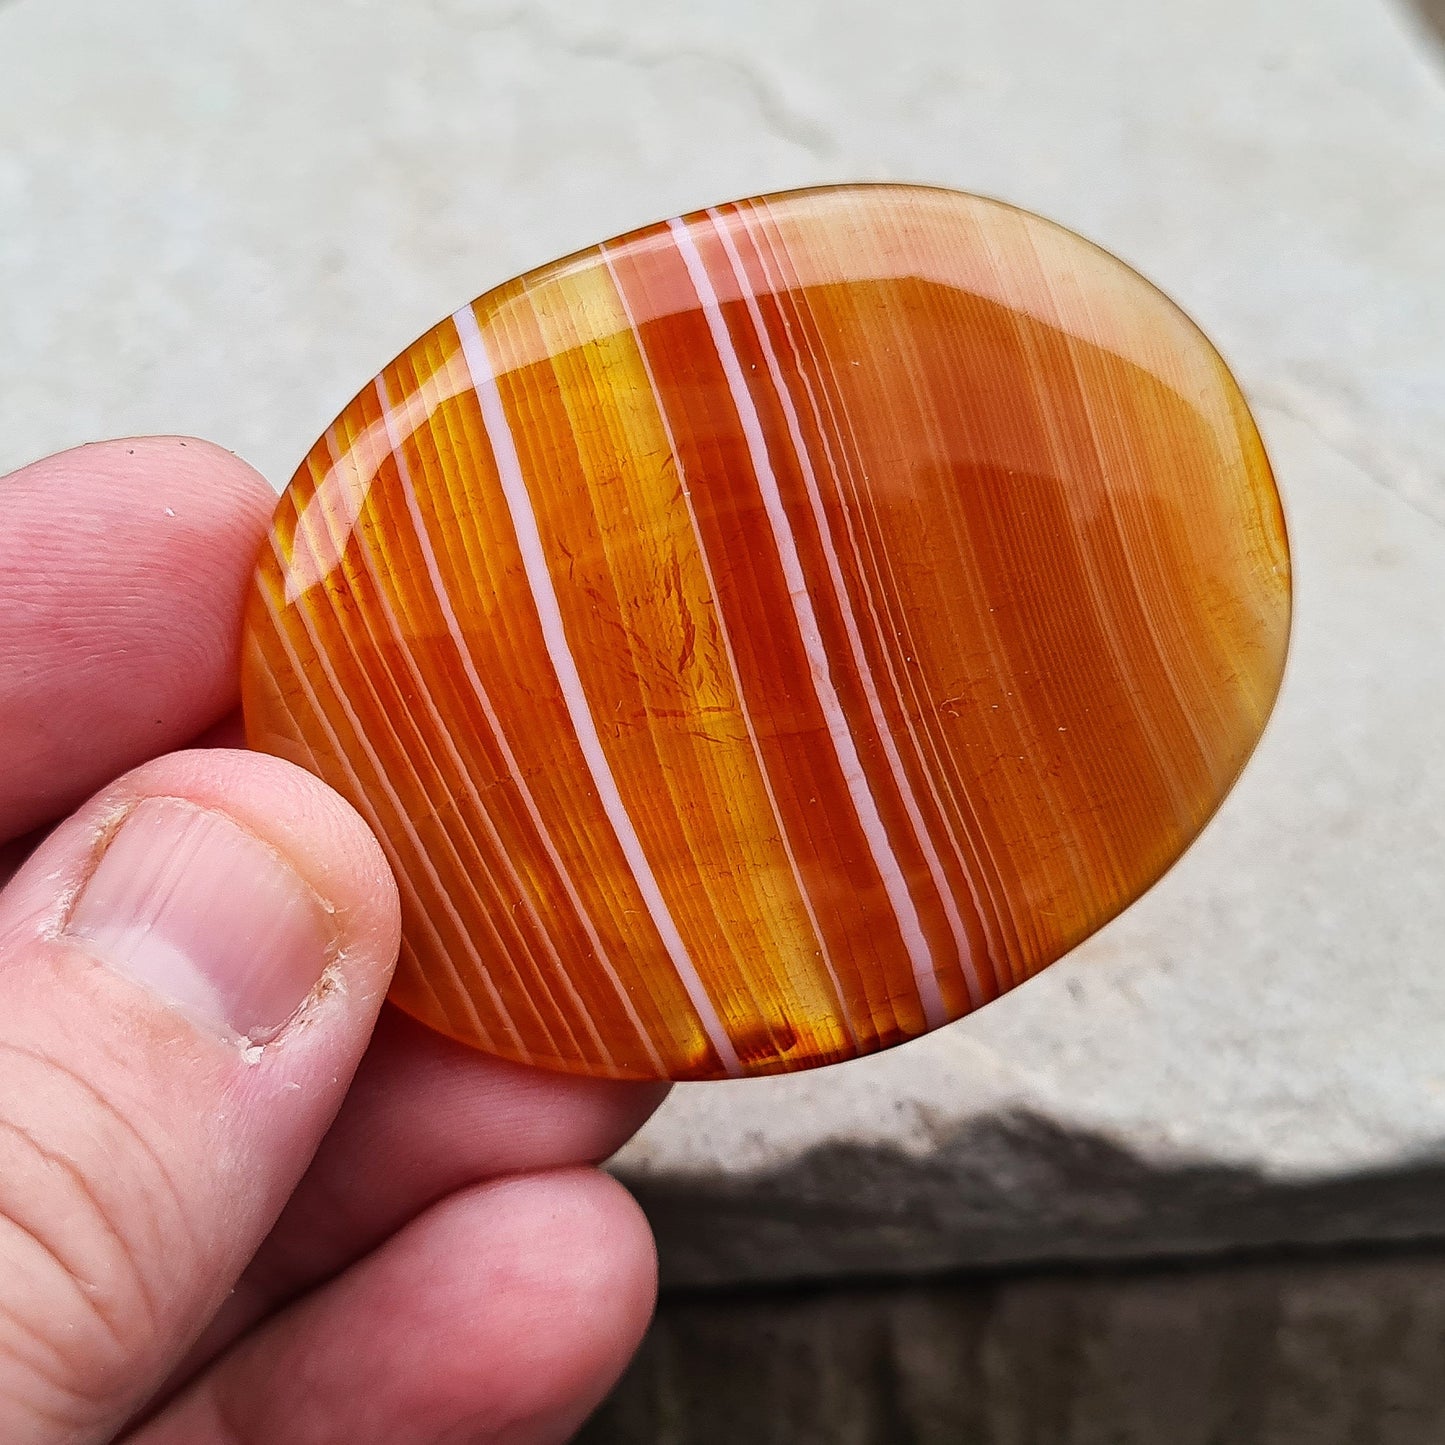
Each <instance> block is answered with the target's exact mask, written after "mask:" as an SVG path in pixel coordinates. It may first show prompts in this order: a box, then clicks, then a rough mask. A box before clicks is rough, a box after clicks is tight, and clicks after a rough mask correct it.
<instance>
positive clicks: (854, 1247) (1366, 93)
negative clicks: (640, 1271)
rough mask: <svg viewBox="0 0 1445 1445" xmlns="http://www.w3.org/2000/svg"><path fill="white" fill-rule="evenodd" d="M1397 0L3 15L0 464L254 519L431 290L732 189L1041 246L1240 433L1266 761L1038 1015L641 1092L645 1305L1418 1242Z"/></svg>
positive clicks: (1439, 256)
mask: <svg viewBox="0 0 1445 1445" xmlns="http://www.w3.org/2000/svg"><path fill="white" fill-rule="evenodd" d="M1438 5H1439V0H1422V8H1421V9H1419V10H1409V9H1405V8H1402V7H1401V6H1399V5H1397V4H1394V3H1392V0H1171V3H1169V4H1167V5H1161V4H1158V3H1157V0H1107V3H1100V4H1097V5H1092V6H1083V5H1078V4H1076V3H1074V0H1031V3H1020V0H972V3H969V4H966V5H965V4H960V3H959V0H889V3H888V4H880V3H876V0H698V3H690V4H683V3H677V0H596V3H591V4H588V5H580V4H569V3H567V0H527V3H510V4H509V3H491V0H416V3H408V4H405V5H397V4H384V3H380V0H317V3H312V4H308V5H304V6H303V5H296V4H294V3H291V0H229V3H223V0H129V3H127V4H125V5H111V4H102V3H100V0H0V471H4V470H7V469H8V468H9V467H10V466H12V465H18V464H20V463H21V462H24V461H25V460H28V459H29V458H31V457H34V456H36V455H38V454H41V453H43V452H45V451H48V450H52V449H56V448H59V447H63V446H67V445H71V444H73V443H76V442H80V441H84V440H88V439H92V438H95V437H99V436H104V435H109V434H116V433H126V432H141V431H180V432H191V433H197V434H201V435H205V436H209V437H211V438H213V439H215V440H217V441H219V442H222V443H223V444H225V445H227V446H230V447H233V448H235V449H236V450H237V451H239V452H241V453H242V454H243V455H245V456H247V457H248V458H249V459H250V460H251V461H253V462H254V463H256V464H257V465H258V466H260V467H261V468H262V469H263V470H265V471H266V472H267V473H268V474H269V475H270V476H271V477H272V478H273V479H274V480H275V481H276V483H277V484H278V485H280V484H283V483H284V481H285V480H286V478H287V476H288V474H289V471H290V469H291V468H292V467H293V466H294V465H295V463H296V462H297V460H298V459H299V458H300V457H301V455H302V454H303V452H304V450H305V449H306V447H307V446H308V445H309V444H310V442H311V441H312V440H313V438H314V437H315V435H316V434H317V433H318V431H319V430H320V429H321V427H322V426H324V425H325V423H326V422H327V421H329V419H330V418H331V417H332V415H334V413H335V412H336V411H337V410H338V409H339V407H340V406H341V404H342V403H343V402H344V401H345V400H346V398H347V397H348V396H349V395H350V394H351V393H352V392H353V391H354V390H355V389H356V388H357V387H358V386H359V385H360V384H361V383H362V382H364V381H365V379H366V378H368V377H369V376H371V375H372V374H373V373H374V372H375V371H376V370H377V369H378V367H379V366H380V365H381V364H382V363H383V362H385V361H386V360H387V359H389V358H390V357H391V356H392V355H393V354H395V353H396V352H397V351H398V350H399V349H400V348H401V347H402V346H403V345H404V344H405V343H406V342H408V341H409V340H410V339H411V338H412V337H413V336H414V335H416V334H417V333H419V332H420V331H422V330H424V329H425V328H426V327H427V326H429V325H430V324H431V323H432V322H433V321H435V320H436V318H437V317H438V316H441V315H443V314H444V313H446V312H447V311H449V310H451V309H452V308H454V307H455V306H456V305H457V304H458V302H459V301H460V300H461V299H462V298H464V297H467V296H470V295H473V294H476V293H478V292H480V291H482V290H484V289H486V288H487V287H489V286H491V285H493V284H495V283H497V282H499V281H501V280H503V279H505V278H507V277H508V276H510V275H512V274H514V273H516V272H517V271H520V270H522V269H525V268H527V267H530V266H532V265H535V264H537V263H539V262H541V261H544V260H546V259H549V258H550V257H552V256H555V255H558V254H561V253H564V252H566V251H568V250H571V249H573V248H576V247H578V246H582V245H586V244H589V243H592V242H594V241H597V240H599V239H602V238H603V237H606V236H608V235H611V234H614V233H616V232H618V231H621V230H624V229H627V228H629V227H631V226H633V225H636V224H639V223H641V222H643V221H647V220H651V219H655V218H658V217H660V216H663V215H667V214H670V213H674V212H677V211H680V210H684V209H687V208H690V207H694V206H698V205H705V204H708V203H711V202H713V201H716V200H719V199H722V198H726V197H732V196H739V195H746V194H749V193H754V192H757V191H760V190H766V189H773V188H779V187H785V186H792V185H803V184H812V183H817V182H826V181H833V180H843V179H854V178H897V179H912V180H921V181H930V182H937V183H941V184H946V185H953V186H959V187H963V188H966V189H973V190H979V191H983V192H988V193H991V194H994V195H998V196H1001V197H1004V198H1005V199H1008V200H1010V201H1014V202H1016V203H1019V204H1021V205H1024V206H1027V207H1030V208H1032V209H1035V210H1038V211H1042V212H1044V213H1046V214H1048V215H1050V216H1053V217H1055V218H1056V219H1058V220H1061V221H1063V222H1064V223H1066V224H1068V225H1070V226H1072V227H1074V228H1075V229H1077V230H1080V231H1082V232H1083V233H1084V234H1086V235H1088V236H1089V237H1091V238H1092V239H1094V240H1096V241H1099V242H1101V243H1102V244H1103V245H1105V246H1107V247H1109V248H1110V249H1112V250H1114V251H1116V252H1117V253H1118V254H1120V255H1121V256H1123V257H1124V258H1125V259H1127V260H1129V261H1130V262H1132V263H1133V264H1134V265H1136V266H1137V267H1139V268H1140V269H1141V270H1142V271H1144V272H1145V274H1147V275H1148V276H1150V277H1151V278H1152V279H1153V280H1155V281H1156V282H1158V283H1159V284H1161V285H1162V286H1163V287H1164V289H1165V290H1167V291H1169V292H1170V293H1171V294H1172V295H1174V296H1175V297H1176V298H1177V299H1178V300H1179V301H1180V302H1181V303H1182V304H1183V305H1184V306H1185V307H1186V308H1187V309H1188V310H1189V311H1190V312H1191V313H1192V314H1193V315H1194V316H1195V318H1196V319H1197V320H1198V321H1199V322H1200V323H1201V324H1202V325H1203V326H1204V328H1205V329H1206V331H1208V332H1209V333H1210V334H1211V335H1212V336H1214V338H1215V339H1216V340H1217V341H1218V342H1219V344H1220V345H1221V347H1222V349H1223V350H1224V352H1225V354H1226V355H1227V356H1228V357H1229V358H1230V359H1231V361H1232V362H1233V364H1234V366H1235V368H1236V370H1237V372H1238V374H1239V376H1240V378H1241V380H1242V382H1243V384H1244V386H1245V389H1246V391H1247V392H1248V394H1249V395H1250V397H1251V399H1252V400H1253V402H1254V404H1255V406H1256V408H1257V410H1258V414H1259V417H1260V420H1261V423H1262V426H1263V429H1264V431H1265V434H1266V439H1267V442H1268V444H1269V446H1270V449H1271V453H1272V456H1273V458H1274V461H1275V463H1276V467H1277V470H1278V473H1279V477H1280V481H1281V485H1282V488H1283V490H1284V493H1285V498H1286V504H1287V508H1288V512H1289V519H1290V525H1291V529H1292V535H1293V540H1294V546H1295V550H1296V563H1297V571H1298V589H1299V590H1298V613H1297V629H1296V633H1295V639H1294V648H1293V653H1292V657H1291V662H1290V669H1289V674H1288V678H1287V682H1286V687H1285V691H1284V695H1283V698H1282V700H1281V704H1280V707H1279V710H1278V713H1277V715H1276V718H1275V720H1274V722H1273V724H1272V726H1271V728H1270V731H1269V733H1268V735H1267V737H1266V740H1265V742H1264V744H1263V746H1262V747H1261V749H1260V751H1259V753H1258V754H1257V756H1256V758H1255V761H1254V763H1253V764H1252V766H1251V767H1250V769H1249V771H1248V774H1247V776H1246V777H1245V779H1244V781H1243V783H1242V784H1241V786H1240V787H1239V789H1238V790H1237V792H1236V793H1235V795H1234V796H1233V797H1232V798H1231V799H1230V801H1229V803H1228V804H1227V805H1226V807H1225V808H1224V810H1223V811H1222V813H1221V814H1220V815H1219V817H1218V819H1217V820H1216V822H1215V823H1214V824H1213V825H1212V826H1211V828H1210V829H1209V830H1208V832H1207V834H1206V835H1205V837H1204V838H1203V839H1202V840H1201V842H1200V843H1199V844H1198V846H1197V847H1196V848H1195V849H1194V850H1193V851H1192V852H1191V853H1190V855H1189V856H1188V857H1187V858H1186V859H1185V860H1184V862H1183V863H1182V864H1181V865H1180V866H1179V867H1177V868H1176V869H1175V870H1174V871H1173V872H1172V873H1171V874H1170V876H1169V877H1168V878H1167V879H1165V880H1164V882H1163V883H1162V884H1161V885H1160V886H1159V887H1158V888H1156V889H1155V890H1154V891H1153V892H1152V893H1151V894H1150V895H1149V896H1148V897H1147V898H1145V899H1144V900H1143V901H1142V902H1141V903H1140V904H1139V905H1138V906H1137V907H1135V908H1134V909H1132V910H1131V911H1130V912H1129V913H1128V914H1127V915H1126V916H1125V917H1123V918H1122V919H1120V920H1119V921H1118V922H1117V923H1116V924H1114V925H1112V926H1111V927H1110V928H1108V929H1107V930H1105V931H1104V933H1102V934H1101V935H1099V936H1098V937H1097V938H1095V939H1094V940H1092V941H1091V942H1090V943H1089V944H1087V945H1086V946H1084V947H1083V948H1081V949H1079V950H1078V951H1077V952H1076V953H1075V954H1074V955H1072V956H1071V957H1070V958H1069V959H1068V960H1066V961H1064V962H1063V963H1061V964H1059V965H1057V966H1056V967H1055V968H1054V969H1052V970H1050V971H1049V973H1047V974H1046V975H1044V976H1043V977H1041V978H1040V979H1038V980H1036V981H1035V982H1033V983H1031V984H1029V985H1028V986H1026V987H1025V988H1023V989H1022V990H1020V991H1019V992H1017V993H1016V994H1015V995H1013V996H1011V997H1009V998H1006V999H1004V1000H1003V1001H1001V1002H999V1003H997V1004H995V1005H993V1006H992V1007H990V1008H989V1009H988V1010H986V1011H985V1012H984V1013H983V1014H981V1015H980V1016H979V1017H977V1018H975V1019H972V1020H968V1021H965V1022H964V1023H962V1024H960V1025H957V1026H955V1027H953V1028H951V1029H949V1030H946V1031H944V1032H943V1033H941V1034H939V1035H935V1036H933V1037H931V1038H930V1039H927V1040H924V1041H921V1042H919V1043H916V1044H914V1045H910V1046H908V1047H907V1048H904V1049H901V1050H898V1051H896V1052H894V1053H892V1054H889V1055H885V1056H882V1057H879V1058H876V1059H873V1060H867V1061H862V1062H859V1063H856V1064H852V1065H848V1066H845V1067H843V1068H839V1069H835V1070H832V1071H827V1072H824V1073H820V1074H814V1075H809V1076H801V1077H795V1078H790V1079H780V1080H772V1081H763V1082H749V1083H745V1084H738V1085H704V1086H693V1087H689V1088H682V1089H678V1090H677V1091H676V1092H675V1093H674V1095H673V1097H672V1099H671V1100H670V1101H669V1103H668V1105H667V1106H666V1107H665V1108H664V1110H663V1111H662V1113H661V1114H660V1115H659V1116H658V1118H657V1119H656V1120H655V1121H654V1122H653V1123H652V1124H651V1125H649V1127H648V1128H647V1129H646V1130H645V1131H644V1133H643V1134H642V1135H641V1136H640V1137H639V1139H638V1140H637V1141H636V1142H635V1143H634V1144H633V1145H632V1146H631V1147H630V1148H629V1149H628V1150H627V1151H626V1152H625V1154H624V1155H623V1156H622V1157H621V1158H620V1159H619V1160H618V1161H617V1164H616V1167H617V1169H618V1170H619V1171H620V1172H621V1173H622V1175H623V1176H624V1177H625V1178H626V1179H627V1180H628V1181H629V1182H630V1183H632V1184H633V1185H634V1186H635V1187H636V1188H637V1190H638V1191H639V1193H640V1194H641V1196H642V1197H643V1199H644V1201H645V1202H646V1203H647V1204H648V1206H649V1208H650V1209H651V1210H652V1212H653V1214H654V1218H655V1219H656V1221H657V1224H658V1228H659V1233H660V1238H661V1242H662V1249H663V1261H664V1269H665V1273H666V1276H667V1278H668V1279H669V1280H670V1281H672V1282H673V1283H680V1284H702V1283H713V1284H718V1283H737V1282H741V1281H778V1280H798V1279H806V1278H824V1277H826V1278H836V1277H838V1276H840V1275H848V1274H856V1275H888V1274H900V1273H912V1272H917V1271H921V1270H932V1269H939V1268H953V1267H958V1266H964V1265H970V1264H978V1263H981V1262H987V1263H991V1264H997V1263H1000V1262H1019V1261H1028V1260H1040V1259H1059V1258H1068V1257H1079V1258H1087V1257H1105V1256H1108V1257H1116V1256H1119V1255H1146V1254H1150V1253H1160V1252H1179V1251H1200V1250H1211V1249H1228V1248H1233V1247H1237V1246H1239V1245H1241V1244H1251V1243H1258V1242H1265V1241H1271V1240H1284V1241H1298V1240H1310V1241H1315V1242H1321V1241H1328V1240H1364V1239H1379V1238H1401V1237H1416V1236H1432V1235H1445V1189H1442V1188H1441V1177H1442V1173H1445V1058H1442V1049H1441V1033H1442V1024H1445V943H1442V940H1445V887H1442V886H1441V874H1442V868H1445V746H1442V729H1445V721H1442V707H1445V63H1442V53H1441V51H1440V49H1439V48H1438V47H1437V45H1436V43H1435V37H1434V32H1433V31H1432V28H1431V26H1430V24H1429V21H1428V16H1429V15H1430V14H1431V13H1436V14H1438ZM1424 6H1430V7H1434V9H1433V11H1432V10H1427V9H1426V8H1423V7H1424ZM0 525H3V520H0ZM1040 1438H1042V1437H1040ZM1048 1438H1053V1437H1048ZM1058 1438H1060V1439H1066V1438H1072V1437H1066V1436H1059V1437H1058ZM1120 1438H1124V1437H1120ZM1321 1438H1323V1437H1321Z"/></svg>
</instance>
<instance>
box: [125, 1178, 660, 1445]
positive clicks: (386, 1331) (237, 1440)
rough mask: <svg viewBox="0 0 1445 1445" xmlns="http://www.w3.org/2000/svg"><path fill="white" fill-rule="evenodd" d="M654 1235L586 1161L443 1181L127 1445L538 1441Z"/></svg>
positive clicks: (605, 1380) (604, 1338)
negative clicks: (447, 1188) (463, 1186)
mask: <svg viewBox="0 0 1445 1445" xmlns="http://www.w3.org/2000/svg"><path fill="white" fill-rule="evenodd" d="M655 1289H656V1263H655V1258H654V1255H653V1250H652V1241H651V1236H650V1235H649V1233H648V1230H647V1225H646V1223H645V1221H644V1220H643V1218H642V1214H641V1211H640V1210H639V1209H638V1208H637V1206H636V1205H635V1204H634V1203H633V1202H632V1200H631V1198H630V1197H629V1196H628V1194H627V1193H626V1191H625V1190H623V1188H622V1187H621V1185H619V1184H617V1183H616V1182H614V1181H613V1180H611V1179H608V1178H607V1177H606V1176H605V1175H602V1174H598V1173H596V1172H594V1171H590V1170H569V1171H563V1172H555V1173H550V1174H541V1175H531V1176H526V1177H522V1178H517V1179H510V1180H506V1181H502V1182H499V1183H493V1184H487V1185H482V1186H480V1187H478V1188H475V1189H470V1190H467V1191H464V1192H463V1193H461V1194H457V1195H453V1196H451V1197H450V1198H448V1199H446V1200H445V1201H443V1202H442V1203H440V1204H438V1205H436V1206H435V1207H434V1208H432V1209H430V1210H428V1211H427V1213H426V1214H424V1215H422V1216H421V1218H419V1219H417V1220H416V1221H415V1222H414V1223H412V1224H411V1225H409V1226H408V1227H407V1228H406V1229H404V1230H403V1231H402V1232H401V1233H400V1234H399V1235H397V1236H396V1237H394V1238H393V1239H391V1240H390V1241H388V1242H387V1243H386V1244H385V1245H383V1246H382V1247H381V1248H380V1249H379V1250H377V1251H376V1253H375V1254H373V1255H370V1256H368V1257H367V1258H366V1259H365V1260H363V1261H362V1262H361V1263H360V1264H358V1265H357V1266H356V1267H355V1268H353V1269H351V1270H349V1271H348V1272H347V1273H346V1274H344V1275H342V1276H341V1278H340V1279H337V1280H335V1281H333V1282H332V1283H331V1284H329V1285H327V1286H326V1287H325V1288H323V1289H321V1290H319V1291H318V1292H317V1293H316V1294H314V1295H311V1296H308V1297H307V1298H306V1299H304V1300H302V1301H301V1302H299V1303H298V1304H296V1305H294V1306H292V1307H291V1308H290V1309H289V1310H287V1311H286V1312H285V1313H284V1314H282V1315H280V1316H279V1317H278V1318H277V1319H275V1320H273V1321H272V1322H270V1323H269V1324H267V1325H265V1326H264V1327H262V1329H261V1330H259V1331H258V1332H257V1333H256V1334H255V1335H252V1336H248V1337H247V1339H245V1340H244V1341H242V1343H241V1344H239V1345H237V1346H236V1348H235V1349H233V1350H232V1351H231V1353H230V1354H228V1355H226V1356H225V1357H223V1358H222V1359H221V1360H220V1361H219V1362H218V1363H217V1364H216V1365H215V1366H214V1367H213V1369H212V1370H210V1371H209V1372H208V1373H207V1374H206V1375H204V1376H202V1378H201V1379H200V1380H199V1381H198V1382H197V1383H196V1384H195V1385H194V1386H193V1387H192V1388H191V1389H190V1390H189V1391H187V1393H186V1394H184V1395H183V1396H181V1398H180V1399H179V1400H177V1401H176V1402H175V1403H174V1404H173V1405H172V1406H171V1407H170V1408H169V1409H168V1410H167V1411H166V1412H165V1413H164V1414H162V1415H161V1416H160V1417H159V1418H158V1419H157V1420H155V1421H154V1422H152V1424H151V1425H150V1426H148V1427H147V1428H145V1429H143V1430H142V1431H141V1432H140V1433H139V1434H138V1435H137V1436H136V1437H135V1439H134V1441H133V1442H132V1445H263V1442H264V1445H301V1442H311V1441H320V1440H344V1441H346V1442H347V1445H438V1442H444V1441H457V1442H461V1441H466V1442H468V1445H484V1442H485V1445H493V1442H498V1445H499V1442H511V1445H522V1442H526V1445H544V1442H549V1441H563V1440H566V1439H568V1438H570V1437H571V1435H572V1433H573V1432H574V1431H575V1430H576V1429H577V1427H578V1426H579V1425H580V1424H581V1423H582V1421H583V1420H584V1419H585V1418H586V1417H587V1415H588V1414H590V1413H591V1411H592V1410H593V1409H594V1408H595V1407H596V1406H597V1404H598V1403H599V1402H600V1401H601V1399H602V1397H603V1396H604V1395H605V1394H606V1393H607V1391H608V1390H609V1389H610V1388H611V1386H612V1384H613V1382H614V1381H615V1380H616V1379H617V1376H618V1375H619V1374H620V1373H621V1372H622V1370H623V1368H624V1366H625V1365H626V1363H627V1361H628V1359H629V1358H630V1357H631V1355H632V1352H633V1350H635V1349H636V1347H637V1344H638V1342H639V1341H640V1340H641V1338H642V1334H643V1331H644V1330H645V1329H646V1327H647V1321H648V1317H649V1316H650V1314H651V1311H652V1305H653V1300H654V1295H655Z"/></svg>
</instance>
